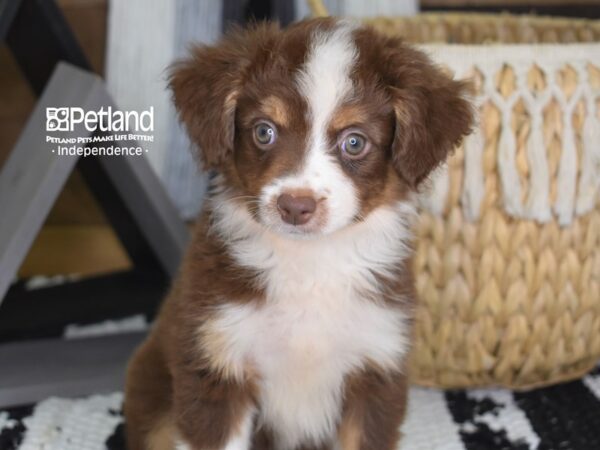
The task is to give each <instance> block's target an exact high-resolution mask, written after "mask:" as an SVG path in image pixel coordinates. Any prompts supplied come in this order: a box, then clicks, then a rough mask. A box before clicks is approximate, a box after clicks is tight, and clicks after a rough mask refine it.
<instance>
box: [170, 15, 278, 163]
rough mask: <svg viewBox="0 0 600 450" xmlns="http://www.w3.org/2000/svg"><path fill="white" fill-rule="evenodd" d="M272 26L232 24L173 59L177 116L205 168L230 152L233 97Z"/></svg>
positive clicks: (273, 29)
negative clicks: (223, 34)
mask: <svg viewBox="0 0 600 450" xmlns="http://www.w3.org/2000/svg"><path fill="white" fill-rule="evenodd" d="M277 32H278V27H277V26H276V25H272V24H270V25H269V24H259V25H256V26H255V27H253V28H249V29H247V30H234V31H233V32H232V33H229V34H228V35H227V36H226V37H224V38H223V39H222V40H221V41H220V42H219V43H217V45H215V46H197V47H195V48H193V49H192V51H191V56H190V57H189V58H187V59H184V60H182V61H180V62H178V63H175V64H174V65H173V66H172V67H171V70H170V75H169V86H170V88H171V90H172V91H173V101H174V103H175V107H176V109H177V111H178V113H179V118H180V119H181V121H182V122H183V124H184V125H185V127H186V129H187V132H188V134H189V136H190V138H191V140H192V142H193V143H194V144H195V145H197V146H198V147H199V149H200V157H201V160H202V163H203V165H204V168H205V169H210V168H217V167H219V166H220V165H221V164H222V163H223V162H224V161H225V160H226V158H227V156H228V155H230V154H232V152H233V142H234V138H235V109H236V105H237V98H238V95H239V92H240V89H241V86H242V83H243V81H244V76H245V74H246V72H247V71H248V68H249V67H250V65H251V63H252V61H253V60H254V59H255V58H256V55H257V52H258V51H264V49H265V48H268V47H269V45H268V43H269V42H272V41H273V39H274V37H275V35H276V33H277Z"/></svg>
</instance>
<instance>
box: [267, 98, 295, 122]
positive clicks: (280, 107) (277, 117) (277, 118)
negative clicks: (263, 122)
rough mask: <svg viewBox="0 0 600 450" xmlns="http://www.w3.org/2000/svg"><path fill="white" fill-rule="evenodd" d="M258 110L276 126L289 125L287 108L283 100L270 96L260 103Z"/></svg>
mask: <svg viewBox="0 0 600 450" xmlns="http://www.w3.org/2000/svg"><path fill="white" fill-rule="evenodd" d="M260 110H261V112H262V113H263V114H265V115H267V116H268V117H269V118H271V119H272V120H273V121H274V122H275V123H276V124H277V125H281V126H284V127H285V126H287V125H289V123H290V116H289V113H288V108H287V106H286V104H285V102H284V101H283V100H281V99H280V98H279V97H275V96H274V95H271V96H269V97H267V98H266V99H265V100H263V101H262V103H261V105H260Z"/></svg>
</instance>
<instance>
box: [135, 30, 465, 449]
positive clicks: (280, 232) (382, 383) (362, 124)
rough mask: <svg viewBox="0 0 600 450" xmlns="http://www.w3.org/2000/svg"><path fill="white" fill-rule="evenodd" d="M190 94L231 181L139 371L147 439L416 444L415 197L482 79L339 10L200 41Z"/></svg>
mask: <svg viewBox="0 0 600 450" xmlns="http://www.w3.org/2000/svg"><path fill="white" fill-rule="evenodd" d="M171 88H172V89H173V92H174V99H175V105H176V106H177V108H178V110H179V113H180V117H181V119H182V121H183V123H184V124H185V126H186V127H187V130H188V132H189V134H190V136H191V138H192V140H193V141H194V142H195V143H196V144H198V146H199V148H200V149H201V152H200V156H201V159H202V162H203V164H204V167H207V168H213V169H216V170H217V171H218V173H219V175H218V176H217V177H216V178H215V180H214V182H213V187H212V192H211V195H210V199H209V206H208V207H207V208H206V210H205V212H204V213H203V215H202V216H201V218H200V220H199V223H198V225H197V227H196V230H195V233H194V237H193V241H192V243H191V245H190V248H189V251H188V253H187V255H186V257H185V260H184V262H183V266H182V268H181V272H180V274H179V276H178V278H177V280H176V281H175V283H174V287H173V289H172V292H171V294H170V296H169V298H168V299H167V301H166V302H165V304H164V306H163V309H162V311H161V314H160V316H159V319H158V321H157V323H156V325H155V327H154V329H153V330H152V333H151V335H150V337H149V338H148V339H147V341H146V342H145V343H144V344H143V346H142V347H141V348H140V349H139V350H138V352H137V354H136V355H135V357H134V359H133V361H132V362H131V365H130V368H129V373H128V381H127V393H126V402H125V414H126V418H127V432H128V441H129V445H130V450H142V449H151V450H162V449H174V448H177V449H193V450H249V449H255V450H259V449H265V450H266V449H273V450H293V449H304V450H308V449H315V450H316V449H342V450H391V449H393V448H396V445H397V440H398V438H399V426H400V424H401V422H402V419H403V416H404V410H405V401H406V381H405V361H406V356H407V352H408V350H409V346H410V340H411V321H412V316H413V302H414V293H413V285H412V279H411V275H410V272H409V264H408V258H409V253H410V252H409V245H410V229H409V227H410V219H411V216H413V214H414V206H413V204H412V203H413V195H412V194H413V193H414V192H415V191H416V189H417V188H418V186H419V184H420V183H421V181H422V180H424V179H425V178H426V177H427V175H428V174H429V173H430V172H431V171H432V169H434V168H435V167H436V166H437V165H438V164H439V163H440V162H442V161H443V160H444V159H445V157H446V155H447V154H448V152H449V151H450V150H451V149H452V148H453V146H454V145H455V144H456V143H457V142H458V141H459V140H460V139H461V137H462V136H464V135H465V134H466V133H467V132H468V130H469V128H470V124H471V119H472V117H471V116H472V114H471V109H470V105H469V104H468V102H467V101H466V100H465V99H464V97H465V94H466V92H465V86H464V85H463V84H462V83H460V82H456V81H452V80H451V79H450V78H449V77H447V76H446V75H444V74H443V73H442V72H441V71H440V70H439V69H438V68H436V67H435V66H434V65H433V64H432V63H431V62H430V61H429V60H428V58H427V57H425V56H424V55H423V54H422V53H420V52H419V51H416V50H414V49H412V48H410V47H407V46H406V45H403V44H402V43H401V42H400V40H398V39H396V38H390V37H384V36H383V35H380V34H378V33H376V32H375V31H374V30H372V29H369V28H365V27H360V26H357V25H353V24H350V23H347V22H343V21H336V20H333V19H326V20H310V21H306V22H301V23H299V24H296V25H293V26H291V27H289V28H287V29H285V30H280V29H279V28H278V27H277V26H275V25H258V26H255V27H253V28H251V29H248V30H245V31H237V32H234V33H232V34H230V35H229V36H227V37H225V38H224V39H223V40H222V41H221V42H220V43H218V44H217V45H216V46H214V47H198V48H196V49H195V50H194V51H193V53H192V56H191V57H190V58H189V59H187V60H185V61H183V62H181V63H180V64H178V65H177V66H176V67H175V68H174V69H173V72H172V75H171Z"/></svg>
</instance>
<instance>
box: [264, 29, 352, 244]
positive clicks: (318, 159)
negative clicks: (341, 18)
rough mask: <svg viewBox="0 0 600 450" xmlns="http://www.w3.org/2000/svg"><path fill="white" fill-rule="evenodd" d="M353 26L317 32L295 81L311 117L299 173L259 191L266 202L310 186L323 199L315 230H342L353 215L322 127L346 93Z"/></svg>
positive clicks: (347, 184) (346, 184)
mask: <svg viewBox="0 0 600 450" xmlns="http://www.w3.org/2000/svg"><path fill="white" fill-rule="evenodd" d="M354 28H355V27H354V26H353V25H352V24H350V23H349V22H342V23H341V24H339V25H338V26H337V27H336V28H334V29H333V30H328V31H323V30H318V31H317V32H316V33H315V34H314V35H313V37H312V43H311V46H310V50H309V53H308V57H307V59H306V62H305V63H304V65H303V67H302V69H301V70H300V72H299V73H298V76H297V78H296V84H297V86H298V89H299V92H300V94H301V95H303V96H304V97H305V98H306V101H307V104H308V113H309V120H310V133H309V137H308V142H307V154H306V159H305V161H304V162H303V165H302V168H301V170H300V171H299V173H296V174H294V175H291V176H288V177H285V178H283V179H280V180H276V181H275V182H274V183H272V184H270V185H268V186H266V187H265V188H264V189H263V192H262V195H261V199H262V201H263V203H265V204H266V203H268V202H269V201H270V200H271V199H272V198H273V196H278V195H279V194H281V192H282V191H283V190H285V189H294V188H305V189H306V188H309V189H311V190H313V191H314V193H315V195H316V196H317V198H326V199H327V200H326V202H327V209H328V211H329V213H328V214H327V221H326V223H325V224H324V225H323V227H322V229H321V230H320V231H322V232H325V233H327V232H331V231H334V230H337V229H338V228H341V227H343V226H345V225H347V224H348V223H350V221H351V220H352V219H353V218H354V216H355V215H356V214H357V213H358V209H359V206H358V200H357V196H356V192H355V188H354V184H353V183H352V181H351V180H350V179H349V178H348V177H347V176H346V175H345V174H344V173H343V171H342V170H341V168H340V167H339V165H338V164H337V163H336V161H335V157H334V156H332V155H331V154H330V148H329V146H328V142H327V136H326V132H327V125H328V123H329V121H330V120H331V118H332V116H333V113H334V111H335V110H336V108H337V107H338V106H339V105H340V104H341V103H342V102H343V101H344V100H345V99H347V98H348V97H349V95H351V93H352V80H351V78H350V73H351V71H352V69H353V67H354V64H355V61H356V58H357V54H358V51H357V49H356V46H355V44H354V40H353V38H352V32H353V30H354Z"/></svg>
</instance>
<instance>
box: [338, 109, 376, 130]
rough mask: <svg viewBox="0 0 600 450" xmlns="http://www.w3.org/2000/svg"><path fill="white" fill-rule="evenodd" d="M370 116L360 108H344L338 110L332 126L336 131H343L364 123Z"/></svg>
mask: <svg viewBox="0 0 600 450" xmlns="http://www.w3.org/2000/svg"><path fill="white" fill-rule="evenodd" d="M367 120H368V116H367V114H366V113H365V111H364V110H363V108H361V107H359V106H342V107H340V108H339V109H337V110H336V112H335V113H334V114H333V118H332V119H331V122H330V126H331V128H333V129H334V130H343V129H344V128H348V127H349V126H350V125H354V124H357V123H364V122H366V121H367Z"/></svg>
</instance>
